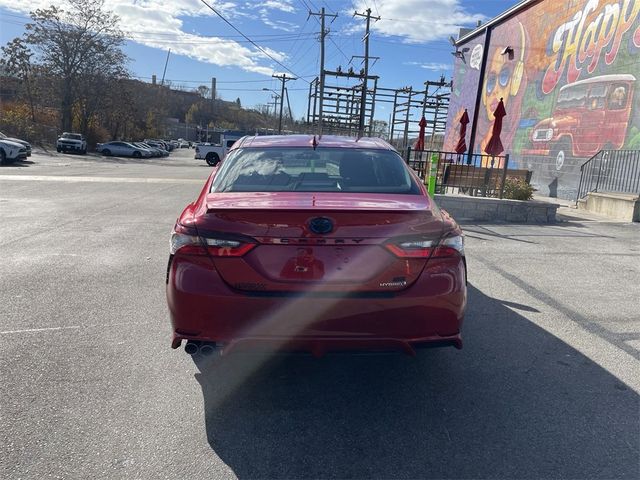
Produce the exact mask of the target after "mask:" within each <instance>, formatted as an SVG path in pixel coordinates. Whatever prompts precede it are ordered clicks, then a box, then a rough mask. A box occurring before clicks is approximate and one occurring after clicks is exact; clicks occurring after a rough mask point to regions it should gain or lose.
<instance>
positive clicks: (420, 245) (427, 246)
mask: <svg viewBox="0 0 640 480" xmlns="http://www.w3.org/2000/svg"><path fill="white" fill-rule="evenodd" d="M433 244H434V242H433V241H432V240H410V241H405V242H399V243H387V245H386V247H387V249H388V250H390V251H391V253H393V254H394V255H396V256H397V257H401V258H428V257H429V255H431V251H432V249H433Z"/></svg>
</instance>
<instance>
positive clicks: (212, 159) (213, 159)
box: [205, 152, 220, 167]
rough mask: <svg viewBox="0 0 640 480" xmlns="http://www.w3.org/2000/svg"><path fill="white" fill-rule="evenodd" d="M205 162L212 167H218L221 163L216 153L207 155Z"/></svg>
mask: <svg viewBox="0 0 640 480" xmlns="http://www.w3.org/2000/svg"><path fill="white" fill-rule="evenodd" d="M205 160H206V161H207V165H210V166H212V167H215V166H216V165H218V163H220V157H219V156H218V154H217V153H215V152H209V153H207V156H206V157H205Z"/></svg>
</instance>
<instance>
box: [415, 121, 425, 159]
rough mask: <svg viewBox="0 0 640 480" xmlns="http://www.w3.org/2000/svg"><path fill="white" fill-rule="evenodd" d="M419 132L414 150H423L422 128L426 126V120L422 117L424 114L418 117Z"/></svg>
mask: <svg viewBox="0 0 640 480" xmlns="http://www.w3.org/2000/svg"><path fill="white" fill-rule="evenodd" d="M418 125H420V133H418V141H417V142H416V150H419V151H423V150H424V129H425V128H426V126H427V120H426V119H425V118H424V115H423V116H422V118H421V119H420V123H419V124H418Z"/></svg>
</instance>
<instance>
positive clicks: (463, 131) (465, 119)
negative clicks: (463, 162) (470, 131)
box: [456, 108, 469, 153]
mask: <svg viewBox="0 0 640 480" xmlns="http://www.w3.org/2000/svg"><path fill="white" fill-rule="evenodd" d="M467 123H469V114H468V113H467V109H466V108H465V109H464V113H463V114H462V117H460V139H459V140H458V144H457V145H456V153H464V152H466V151H467V142H466V140H465V137H466V136H467Z"/></svg>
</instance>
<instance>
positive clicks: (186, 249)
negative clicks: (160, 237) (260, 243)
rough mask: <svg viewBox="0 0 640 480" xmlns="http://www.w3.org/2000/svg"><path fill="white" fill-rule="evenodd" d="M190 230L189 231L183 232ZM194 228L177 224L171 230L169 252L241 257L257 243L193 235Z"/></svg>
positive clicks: (173, 253) (172, 253)
mask: <svg viewBox="0 0 640 480" xmlns="http://www.w3.org/2000/svg"><path fill="white" fill-rule="evenodd" d="M183 232H189V233H183ZM192 233H195V232H194V231H193V230H192V229H189V228H185V227H183V226H181V225H176V227H175V228H174V230H173V232H171V240H170V242H169V253H170V254H171V255H175V254H176V253H180V255H200V256H205V255H211V256H212V257H241V256H243V255H244V254H245V253H247V252H249V251H250V250H252V249H253V248H254V247H255V246H256V244H255V243H248V242H241V241H239V240H227V239H222V238H208V237H200V236H198V235H192Z"/></svg>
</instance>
